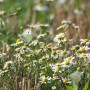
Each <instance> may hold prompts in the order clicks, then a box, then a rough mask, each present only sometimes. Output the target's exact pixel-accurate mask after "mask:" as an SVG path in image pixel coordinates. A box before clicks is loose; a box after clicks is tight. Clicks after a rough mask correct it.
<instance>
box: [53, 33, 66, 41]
mask: <svg viewBox="0 0 90 90" xmlns="http://www.w3.org/2000/svg"><path fill="white" fill-rule="evenodd" d="M64 37H65V34H64V33H59V34H58V35H56V37H55V38H54V41H55V42H60V40H61V39H63V38H64Z"/></svg>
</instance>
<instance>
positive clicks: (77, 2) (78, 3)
mask: <svg viewBox="0 0 90 90" xmlns="http://www.w3.org/2000/svg"><path fill="white" fill-rule="evenodd" d="M81 1H82V0H75V4H74V6H75V8H78V7H79V5H80V2H81Z"/></svg>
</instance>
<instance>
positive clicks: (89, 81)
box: [83, 79, 90, 90]
mask: <svg viewBox="0 0 90 90" xmlns="http://www.w3.org/2000/svg"><path fill="white" fill-rule="evenodd" d="M89 83H90V79H89V80H88V81H87V83H86V84H85V86H84V88H83V90H87V89H88V86H89Z"/></svg>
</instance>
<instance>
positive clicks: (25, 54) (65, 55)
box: [0, 33, 90, 90]
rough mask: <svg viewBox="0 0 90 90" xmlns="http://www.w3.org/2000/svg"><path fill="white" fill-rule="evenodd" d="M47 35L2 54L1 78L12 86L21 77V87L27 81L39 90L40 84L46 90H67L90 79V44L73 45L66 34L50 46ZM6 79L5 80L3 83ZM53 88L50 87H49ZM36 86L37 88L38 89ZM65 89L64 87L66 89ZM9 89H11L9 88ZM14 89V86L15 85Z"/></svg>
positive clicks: (19, 41)
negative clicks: (26, 79)
mask: <svg viewBox="0 0 90 90" xmlns="http://www.w3.org/2000/svg"><path fill="white" fill-rule="evenodd" d="M46 41H47V34H40V35H39V36H37V38H36V39H35V40H34V41H31V42H30V43H26V42H24V41H23V40H22V39H17V40H16V43H14V44H11V45H10V46H8V47H6V48H9V49H6V52H5V53H3V52H1V53H0V65H1V66H0V77H1V79H2V80H4V82H6V78H7V79H8V82H7V83H8V84H10V82H9V81H10V80H12V82H13V83H12V85H13V84H14V81H15V80H14V79H15V78H16V77H19V78H18V79H19V80H18V85H19V87H20V84H19V83H23V82H22V79H23V78H24V77H27V78H28V79H30V81H31V85H30V86H31V87H32V88H34V89H35V88H36V86H37V85H38V83H40V85H41V87H42V89H43V88H50V90H51V89H52V90H60V88H64V89H66V86H68V85H73V83H74V84H76V85H78V83H79V82H80V81H81V80H82V82H84V81H83V79H82V77H83V76H84V75H85V77H86V79H88V78H89V77H90V70H89V67H90V55H89V50H90V45H89V44H90V41H89V40H88V39H81V40H80V45H74V46H71V45H69V44H70V43H69V41H70V40H69V39H68V38H67V36H66V34H65V33H59V34H58V35H56V36H55V38H54V39H53V40H52V41H53V42H50V43H47V42H46ZM3 78H4V79H3ZM48 84H49V85H48ZM35 85H36V86H35ZM62 85H63V86H62ZM6 87H7V88H10V87H9V86H8V85H7V86H6ZM13 87H14V85H13Z"/></svg>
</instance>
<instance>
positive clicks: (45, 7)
mask: <svg viewBox="0 0 90 90" xmlns="http://www.w3.org/2000/svg"><path fill="white" fill-rule="evenodd" d="M34 9H35V10H37V11H46V10H47V9H48V7H47V6H46V5H42V4H41V3H38V4H37V5H36V6H35V7H34Z"/></svg>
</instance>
